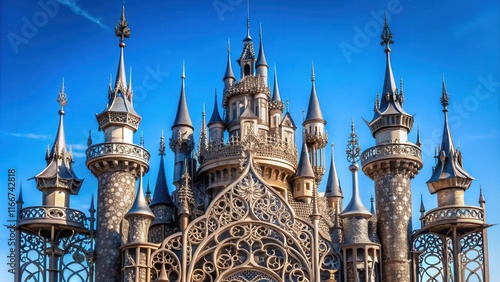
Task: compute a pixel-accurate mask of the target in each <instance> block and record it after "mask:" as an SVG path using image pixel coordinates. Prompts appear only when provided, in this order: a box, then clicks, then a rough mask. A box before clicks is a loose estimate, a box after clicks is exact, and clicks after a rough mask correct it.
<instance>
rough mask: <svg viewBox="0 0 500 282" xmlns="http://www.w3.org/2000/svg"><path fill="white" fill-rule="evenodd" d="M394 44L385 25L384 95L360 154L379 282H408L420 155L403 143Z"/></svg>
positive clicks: (406, 123)
mask: <svg viewBox="0 0 500 282" xmlns="http://www.w3.org/2000/svg"><path fill="white" fill-rule="evenodd" d="M392 43H393V40H392V33H391V31H390V29H389V26H388V24H387V21H386V23H385V26H384V30H383V33H382V42H381V44H382V45H385V53H386V72H385V80H384V88H383V91H382V93H383V95H382V99H381V101H380V102H377V103H376V107H375V109H374V111H375V114H374V117H373V119H372V121H371V122H369V123H368V126H369V127H370V130H371V132H372V134H373V137H375V140H376V145H375V146H374V147H371V148H369V149H367V150H366V151H364V152H363V154H362V156H361V164H362V166H363V172H364V173H365V174H366V175H367V176H369V177H370V178H371V179H372V180H374V181H375V195H376V199H377V211H378V212H377V219H378V232H379V238H380V240H381V243H382V250H383V253H382V260H383V261H382V267H383V270H382V276H383V277H384V281H388V282H391V281H398V282H399V281H410V257H409V254H410V251H409V243H410V233H411V211H412V209H411V187H410V180H411V179H412V178H414V177H415V175H416V174H417V173H418V172H419V170H420V169H421V168H422V160H421V150H420V148H419V147H418V146H416V145H414V144H413V143H411V142H409V141H408V133H409V132H410V131H411V128H412V126H413V116H411V115H409V114H407V113H406V112H405V111H404V110H403V107H402V104H403V93H402V91H400V92H399V94H398V91H397V89H396V84H395V82H394V76H393V74H392V69H391V63H390V51H391V49H390V48H389V45H390V44H392Z"/></svg>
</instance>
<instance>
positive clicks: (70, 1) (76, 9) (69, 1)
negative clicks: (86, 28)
mask: <svg viewBox="0 0 500 282" xmlns="http://www.w3.org/2000/svg"><path fill="white" fill-rule="evenodd" d="M57 2H58V3H60V4H63V5H66V6H68V7H69V8H70V9H71V11H73V13H75V14H77V15H79V16H82V17H84V18H85V19H87V20H89V21H91V22H93V23H95V24H97V25H98V26H100V27H101V28H103V29H104V30H109V27H108V26H106V25H105V24H103V23H101V19H100V18H96V17H94V16H92V15H90V14H89V12H87V11H85V10H84V9H82V7H80V6H78V4H77V3H76V0H57Z"/></svg>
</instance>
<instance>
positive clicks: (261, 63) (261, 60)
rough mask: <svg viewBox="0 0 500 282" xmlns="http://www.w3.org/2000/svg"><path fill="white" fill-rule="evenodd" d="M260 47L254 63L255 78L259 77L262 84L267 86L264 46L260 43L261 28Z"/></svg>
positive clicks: (267, 67)
mask: <svg viewBox="0 0 500 282" xmlns="http://www.w3.org/2000/svg"><path fill="white" fill-rule="evenodd" d="M259 38H260V45H259V55H258V56H257V61H256V62H255V67H256V72H255V75H256V76H261V77H262V78H263V80H264V82H265V83H266V84H267V81H268V74H267V72H268V70H269V66H268V65H267V61H266V56H265V55H264V45H263V43H262V26H261V27H260V33H259Z"/></svg>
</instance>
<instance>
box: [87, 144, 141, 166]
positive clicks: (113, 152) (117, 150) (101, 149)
mask: <svg viewBox="0 0 500 282" xmlns="http://www.w3.org/2000/svg"><path fill="white" fill-rule="evenodd" d="M86 155H87V163H89V162H90V161H91V160H93V159H97V158H107V157H113V158H115V157H116V156H125V157H131V158H133V159H136V160H138V161H140V162H143V163H146V164H147V163H148V162H149V157H150V154H149V152H148V151H147V150H146V149H144V148H143V147H140V146H137V145H134V144H130V143H121V142H112V143H101V144H96V145H94V146H92V147H89V148H88V149H87V152H86Z"/></svg>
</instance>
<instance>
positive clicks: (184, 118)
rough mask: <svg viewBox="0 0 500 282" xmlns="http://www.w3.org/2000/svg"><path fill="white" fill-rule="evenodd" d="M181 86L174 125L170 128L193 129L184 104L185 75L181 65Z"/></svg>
mask: <svg viewBox="0 0 500 282" xmlns="http://www.w3.org/2000/svg"><path fill="white" fill-rule="evenodd" d="M181 79H182V84H181V95H180V97H179V104H178V106H177V113H176V115H175V120H174V124H173V125H172V128H174V127H176V126H188V127H190V128H191V129H194V127H193V123H192V122H191V117H190V116H189V110H188V106H187V102H186V90H185V84H184V80H185V79H186V74H185V70H184V64H182V75H181Z"/></svg>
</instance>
